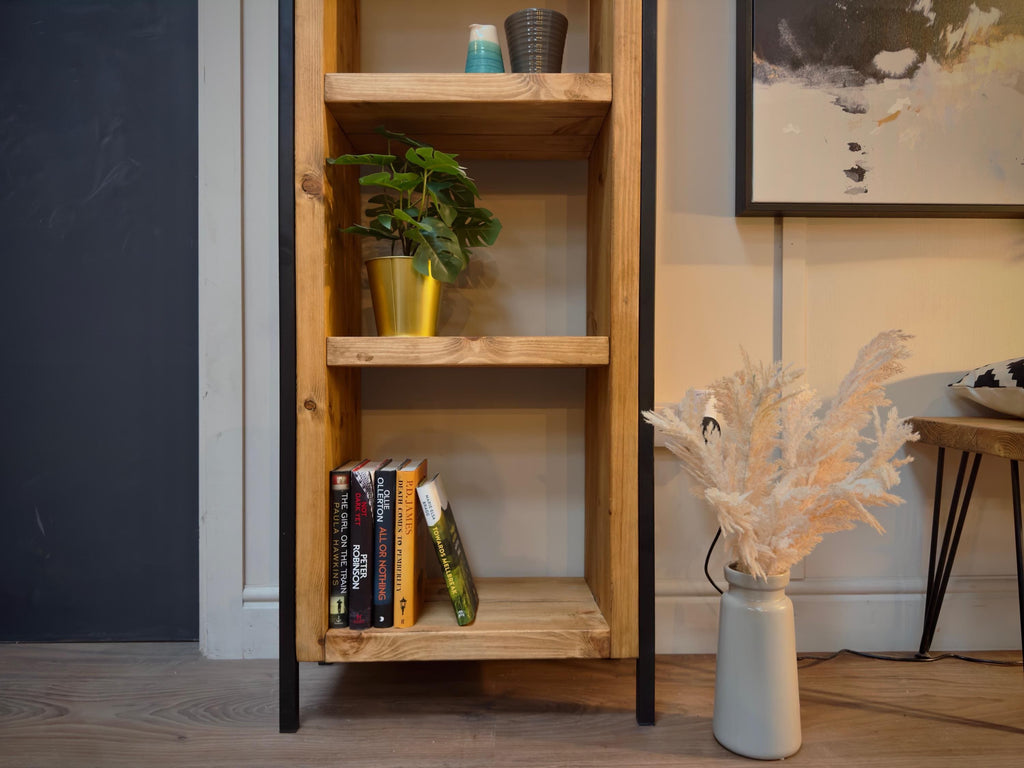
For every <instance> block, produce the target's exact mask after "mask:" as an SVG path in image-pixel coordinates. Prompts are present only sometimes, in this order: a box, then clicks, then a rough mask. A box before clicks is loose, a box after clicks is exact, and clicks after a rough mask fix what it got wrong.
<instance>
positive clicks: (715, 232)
mask: <svg viewBox="0 0 1024 768" xmlns="http://www.w3.org/2000/svg"><path fill="white" fill-rule="evenodd" d="M734 6H735V4H734V3H731V2H721V1H720V0H663V1H662V2H661V3H659V16H660V18H659V73H658V74H659V94H658V98H659V121H658V135H659V139H658V155H659V159H660V163H659V172H660V173H659V179H658V211H657V216H658V235H657V294H656V302H657V310H656V336H657V338H656V342H655V399H656V401H657V402H659V403H666V402H674V401H675V400H678V399H679V398H680V397H681V396H682V395H683V394H684V393H685V391H686V390H687V389H688V388H690V387H698V388H699V387H701V386H704V385H705V384H707V383H709V382H710V381H712V380H714V379H715V378H717V377H719V376H721V375H724V374H727V373H731V372H732V371H733V370H735V369H736V368H737V367H738V364H739V348H740V346H742V347H744V348H745V349H746V350H747V351H748V352H749V353H750V354H751V356H753V357H754V358H760V359H764V360H769V359H784V360H787V361H790V362H794V363H797V364H799V365H801V366H805V367H806V369H807V378H808V383H809V384H810V386H812V387H813V388H815V389H817V390H818V391H819V393H821V394H822V395H823V396H825V397H829V396H831V395H832V394H833V393H834V392H835V389H836V387H837V385H838V382H839V380H840V379H841V377H842V376H843V375H844V374H845V373H846V371H847V370H848V368H849V366H850V365H851V364H852V362H853V359H854V357H855V355H856V352H857V350H858V349H859V348H860V347H861V346H862V345H863V344H864V343H866V342H867V341H868V340H869V339H870V338H871V337H872V336H873V335H874V334H875V333H877V332H878V331H881V330H885V329H888V328H902V329H904V330H905V331H907V332H909V333H912V334H914V336H915V338H914V340H913V341H912V342H911V348H912V351H913V357H912V358H911V359H910V360H909V361H908V365H907V370H906V372H905V373H904V374H903V375H902V376H901V377H900V379H899V380H898V381H895V382H894V383H893V384H892V385H891V386H890V387H889V394H890V397H891V399H892V400H893V401H894V404H895V405H896V407H897V408H898V409H899V412H900V413H901V414H903V415H907V416H910V415H933V416H945V415H957V414H971V413H981V412H982V411H981V409H978V408H974V407H970V406H969V404H967V403H962V402H959V401H956V400H953V399H952V397H951V395H950V394H949V392H948V390H947V389H946V387H945V385H946V384H947V383H949V382H950V381H952V380H953V379H955V378H956V377H957V376H959V375H960V373H962V372H963V371H965V370H968V369H970V368H973V367H974V366H976V365H980V364H982V363H985V362H992V361H995V360H1001V359H1005V358H1008V357H1011V356H1013V355H1019V354H1021V352H1022V347H1021V345H1022V343H1024V334H1022V331H1024V317H1022V315H1021V310H1020V307H1021V303H1020V297H1021V292H1022V289H1024V222H1022V221H1020V220H936V219H838V218H833V219H807V218H785V219H780V220H779V221H774V220H773V219H772V218H758V219H737V218H735V217H734V216H733V205H734V203H733V199H734V193H733V189H734V186H733V177H734V168H735V165H734V152H735V126H734V124H735V103H734V99H735V96H734V93H735V90H734V83H735V76H736V69H735V60H734V55H735V43H734V40H735V19H736V17H735V7H734ZM910 452H911V454H912V455H913V456H914V458H915V463H914V464H912V465H910V466H909V467H907V468H905V469H904V470H903V473H902V477H903V481H902V483H901V485H900V486H899V487H898V489H897V492H898V493H899V495H901V496H902V497H903V498H905V500H906V503H905V504H903V505H902V506H899V507H891V508H885V509H881V510H877V512H878V517H879V519H880V521H881V522H882V524H883V525H884V526H885V528H886V529H887V533H886V534H885V536H883V537H879V536H878V534H876V533H874V532H873V531H870V530H867V529H864V530H856V531H851V532H845V533H837V534H831V535H830V536H829V537H827V538H826V540H825V541H824V542H823V543H822V544H821V545H819V547H818V548H817V549H816V550H815V551H814V552H813V553H812V554H811V555H810V557H808V558H807V559H806V561H805V562H804V563H803V564H802V566H798V567H797V568H796V569H794V573H793V575H794V577H795V578H796V580H795V581H794V583H793V585H792V587H791V589H790V593H791V594H792V595H793V598H794V603H795V606H796V616H797V641H798V645H799V646H800V648H801V650H808V651H810V650H834V649H838V648H841V647H848V648H854V649H859V650H879V649H886V650H916V647H917V643H918V639H919V637H920V631H921V619H922V613H923V603H924V601H923V592H924V584H925V578H926V566H927V558H928V553H927V538H928V532H929V531H930V519H931V510H932V506H931V505H932V502H931V499H932V492H933V486H934V472H935V461H936V451H935V449H933V448H929V447H925V446H914V447H913V448H911V449H910ZM952 460H953V457H952V452H951V455H950V457H947V461H952ZM952 472H953V469H952V468H947V478H950V479H947V481H946V486H947V493H948V489H949V487H950V486H951V482H952V480H951V477H952ZM655 474H656V480H655V482H656V505H657V523H656V528H657V541H658V549H657V649H658V651H659V652H663V653H684V652H707V651H713V650H714V644H715V632H716V625H717V595H716V593H714V592H713V591H712V589H711V587H710V585H709V584H708V583H707V581H706V579H705V578H704V575H703V562H704V556H705V553H706V551H707V547H708V545H709V544H710V541H711V538H712V536H713V535H714V532H715V525H714V523H713V522H712V520H711V519H710V512H709V511H708V510H707V509H706V508H705V507H704V505H703V503H702V502H699V501H697V500H695V499H694V498H692V497H691V496H690V495H689V493H688V492H687V488H686V481H685V479H684V478H683V477H682V476H681V474H680V471H679V469H678V465H677V463H676V461H675V459H674V457H673V456H672V455H671V454H670V453H668V451H666V450H664V449H660V448H659V449H657V450H656V457H655ZM1008 485H1009V472H1008V470H1007V466H1006V462H1004V461H998V460H996V459H993V458H989V459H987V460H986V461H984V462H983V464H982V468H981V472H980V473H979V479H978V487H977V488H976V490H975V495H974V500H973V502H972V507H971V514H970V517H969V519H968V521H967V524H966V526H965V529H964V536H963V539H962V541H961V546H960V551H959V554H958V556H957V560H956V566H957V567H956V570H955V572H954V574H955V575H954V576H953V578H952V579H951V582H950V586H949V593H948V594H947V597H946V600H945V603H944V606H943V609H942V614H941V618H940V622H939V629H938V632H937V633H936V637H935V641H934V643H933V648H935V649H941V648H958V649H986V648H1014V647H1020V636H1019V625H1018V623H1017V609H1016V586H1015V581H1014V579H1013V574H1014V573H1015V564H1014V556H1013V546H1012V543H1011V542H1012V530H1013V528H1012V525H1013V524H1012V519H1011V516H1010V514H1009V487H1008ZM943 509H945V507H944V508H943ZM716 555H717V557H715V558H713V560H712V563H713V565H712V574H713V575H716V576H717V575H718V574H720V573H721V566H722V564H723V562H724V557H723V553H722V551H721V547H719V549H718V550H716ZM718 580H719V582H721V581H722V580H721V579H718Z"/></svg>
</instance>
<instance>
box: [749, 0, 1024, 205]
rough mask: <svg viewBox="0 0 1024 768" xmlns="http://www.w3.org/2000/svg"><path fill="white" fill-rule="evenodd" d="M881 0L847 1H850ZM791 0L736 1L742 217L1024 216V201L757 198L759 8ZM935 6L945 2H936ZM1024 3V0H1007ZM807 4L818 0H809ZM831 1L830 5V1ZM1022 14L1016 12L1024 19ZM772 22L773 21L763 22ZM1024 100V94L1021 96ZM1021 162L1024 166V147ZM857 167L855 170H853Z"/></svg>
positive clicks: (851, 0)
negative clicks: (755, 156) (756, 30)
mask: <svg viewBox="0 0 1024 768" xmlns="http://www.w3.org/2000/svg"><path fill="white" fill-rule="evenodd" d="M873 1H874V2H875V4H876V5H878V4H879V3H878V0H847V2H846V5H847V6H849V5H854V4H857V3H865V2H867V3H869V4H870V3H871V2H873ZM785 2H788V0H737V5H736V22H737V23H736V27H737V29H736V215H737V216H785V215H790V216H836V217H849V216H862V217H950V218H983V217H984V218H1014V217H1024V202H1022V203H1016V202H1014V203H1007V204H998V203H977V202H972V201H970V200H965V201H963V202H955V203H930V202H914V201H907V202H858V201H851V202H843V201H835V202H832V201H830V202H805V201H801V200H781V199H780V200H774V199H760V200H754V199H753V189H754V175H753V174H754V163H753V159H754V119H755V114H754V48H755V37H754V34H755V24H757V23H758V21H759V18H758V16H757V14H758V10H759V8H762V7H763V6H766V5H772V4H773V3H775V4H776V7H775V9H774V10H776V11H777V10H778V7H779V6H778V4H779V3H785ZM935 2H936V4H937V5H938V4H939V3H941V2H943V0H935ZM1005 2H1006V3H1008V4H1020V5H1022V6H1024V0H1005ZM806 5H807V6H817V5H818V4H817V3H810V2H806ZM829 5H831V4H829ZM1021 15H1024V12H1022V14H1016V18H1020V17H1021ZM764 23H768V22H764ZM1022 98H1024V97H1022ZM1020 155H1021V156H1020V157H1019V158H1018V160H1019V161H1020V163H1021V167H1024V146H1022V148H1021V151H1020ZM850 170H852V169H850Z"/></svg>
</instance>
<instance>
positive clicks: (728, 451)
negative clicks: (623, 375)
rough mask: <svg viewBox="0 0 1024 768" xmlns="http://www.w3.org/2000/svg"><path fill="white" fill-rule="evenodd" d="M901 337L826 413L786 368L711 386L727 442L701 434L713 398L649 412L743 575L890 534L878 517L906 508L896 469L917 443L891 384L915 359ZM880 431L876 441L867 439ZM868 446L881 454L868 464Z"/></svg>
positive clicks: (866, 354) (861, 362) (876, 352)
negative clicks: (888, 389) (869, 532)
mask: <svg viewBox="0 0 1024 768" xmlns="http://www.w3.org/2000/svg"><path fill="white" fill-rule="evenodd" d="M910 338H911V337H910V336H908V335H907V334H904V333H902V332H901V331H886V332H883V333H880V334H878V336H876V337H875V338H874V339H872V340H871V341H870V342H869V343H868V344H867V345H866V346H865V347H864V348H863V349H861V350H860V353H859V354H858V355H857V360H856V362H855V363H854V366H853V370H851V371H850V372H849V373H848V374H847V375H846V378H844V379H843V381H842V383H841V384H840V385H839V391H838V393H837V394H836V397H835V398H834V399H833V400H832V401H831V403H829V406H828V408H827V409H826V410H825V411H824V413H823V414H821V415H820V416H819V415H818V412H819V411H820V410H821V407H822V403H821V400H820V399H819V398H818V397H817V395H816V394H815V393H814V392H813V391H812V390H810V389H808V388H807V387H806V386H805V385H802V384H801V383H800V380H801V379H802V377H803V373H804V372H803V371H802V370H793V369H792V368H790V367H788V366H785V365H783V364H782V363H776V364H775V365H772V366H770V367H765V366H764V365H755V364H754V363H752V362H751V361H750V358H749V357H748V356H747V355H746V353H744V355H743V368H741V369H740V370H739V371H737V372H736V373H735V374H733V375H732V376H727V377H725V378H723V379H720V380H719V381H717V382H715V383H714V384H712V385H711V387H710V388H709V390H708V392H709V393H710V395H711V396H712V397H713V398H714V402H715V409H716V410H717V412H718V421H719V424H720V426H721V431H719V430H714V431H712V430H707V431H706V432H705V430H704V429H703V428H702V421H703V419H704V406H705V397H704V396H703V395H702V394H700V393H697V392H695V391H694V390H690V391H689V392H687V394H686V396H685V397H684V398H683V399H682V401H680V403H679V404H678V405H677V406H675V407H673V408H660V409H658V410H656V411H644V413H643V416H644V419H645V420H646V421H647V422H649V423H650V424H653V425H654V427H655V428H657V429H659V430H660V431H661V432H662V433H663V434H664V436H665V445H666V446H667V447H668V449H669V450H670V451H672V453H674V454H675V455H676V456H678V457H679V461H680V463H681V464H682V466H683V468H684V469H685V470H686V472H687V473H689V475H690V476H691V478H692V479H693V484H692V490H693V492H694V494H695V495H697V496H699V497H702V498H704V499H706V500H707V501H708V503H709V504H710V505H711V507H712V508H713V509H714V511H715V513H716V514H717V516H718V524H719V525H720V526H721V528H722V532H723V534H724V535H725V541H726V542H727V543H728V544H729V545H730V546H731V549H732V550H733V555H734V557H735V559H736V561H737V562H738V563H739V567H740V569H741V570H744V571H746V572H748V573H750V574H752V575H754V576H755V577H759V578H764V577H765V576H767V575H772V574H779V573H785V572H786V571H788V570H789V569H790V568H791V567H792V566H793V565H794V564H795V563H797V562H799V561H800V560H801V559H803V558H804V557H805V556H806V555H807V554H808V553H809V552H810V551H811V550H812V549H814V547H815V546H816V545H817V544H818V542H820V541H821V539H822V536H823V534H826V533H829V532H831V531H841V530H848V529H850V528H853V527H854V525H855V524H856V522H857V521H860V522H863V523H867V524H868V525H870V526H871V527H872V528H874V529H875V530H877V531H878V532H879V533H883V532H884V530H883V528H882V526H881V525H880V524H879V523H878V520H876V519H875V517H874V515H872V514H871V513H870V512H868V510H867V507H869V506H886V505H890V504H901V503H902V502H903V500H902V499H901V498H899V497H898V496H895V495H894V494H892V493H889V489H891V488H893V487H894V486H896V485H897V484H898V483H899V481H900V476H899V472H898V470H899V468H900V467H902V466H903V465H904V464H907V463H909V462H910V460H911V459H910V458H909V457H905V458H896V453H897V452H898V451H899V450H900V448H901V447H902V446H903V444H904V443H906V442H908V441H914V440H917V435H916V434H915V433H914V431H913V430H912V429H911V427H910V425H909V424H908V423H906V422H905V421H903V420H902V419H900V418H899V416H898V415H897V413H896V409H895V408H890V409H889V411H888V412H887V413H886V414H885V415H884V417H883V416H882V415H881V414H880V413H879V409H880V408H882V407H886V406H890V405H891V404H892V403H891V402H890V401H889V400H888V399H887V398H886V396H885V389H884V387H883V384H884V382H885V381H886V380H887V379H889V378H891V377H893V376H895V375H896V374H898V373H900V372H901V371H902V370H903V365H902V363H901V361H902V360H905V359H906V358H907V357H909V354H910V353H909V351H908V350H907V347H906V341H907V340H908V339H910ZM869 424H871V425H873V437H865V436H862V434H861V432H862V431H863V430H864V429H865V428H866V427H867V426H868V425H869ZM862 445H866V446H868V447H870V450H869V451H868V452H867V455H866V456H865V453H864V452H862Z"/></svg>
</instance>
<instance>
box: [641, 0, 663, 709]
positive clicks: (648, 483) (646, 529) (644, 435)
mask: <svg viewBox="0 0 1024 768" xmlns="http://www.w3.org/2000/svg"><path fill="white" fill-rule="evenodd" d="M641 14H642V24H641V37H642V40H641V59H642V60H641V69H642V81H641V86H640V90H641V107H640V109H641V120H640V126H641V127H640V131H641V135H640V285H639V290H640V311H639V318H638V320H639V322H638V325H639V327H638V331H639V345H638V348H637V369H638V371H637V372H638V377H637V400H638V405H639V406H640V409H641V410H644V409H650V408H653V407H654V265H655V245H656V228H655V218H656V210H657V205H656V202H657V200H656V198H657V176H658V157H657V123H658V109H657V102H658V77H657V75H658V56H657V52H658V3H657V0H643V5H642V8H641ZM637 416H638V418H639V414H637ZM639 423H640V430H639V445H638V449H639V450H638V456H637V543H638V552H637V555H638V562H637V587H638V595H637V600H638V602H637V620H638V626H637V641H638V643H639V649H638V653H637V659H636V721H637V723H638V724H640V725H654V429H653V428H652V427H651V426H650V425H649V424H647V423H645V422H644V421H643V419H639Z"/></svg>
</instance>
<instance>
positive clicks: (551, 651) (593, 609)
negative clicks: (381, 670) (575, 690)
mask: <svg viewBox="0 0 1024 768" xmlns="http://www.w3.org/2000/svg"><path fill="white" fill-rule="evenodd" d="M477 588H478V591H479V593H480V607H479V609H478V611H477V618H476V620H475V621H474V622H473V623H472V624H469V625H467V626H464V627H460V626H459V625H458V624H457V623H456V621H455V613H454V611H453V610H452V605H451V600H450V599H449V597H448V592H447V590H446V589H445V587H444V585H443V584H440V583H438V584H436V585H435V586H434V588H433V589H432V590H431V592H430V594H429V595H427V596H426V599H425V601H424V604H423V614H422V616H421V617H420V619H419V620H418V621H417V622H416V624H415V625H413V626H412V627H409V628H406V629H370V630H365V631H355V630H330V631H328V633H327V643H326V649H327V650H326V653H327V660H328V661H430V660H452V659H516V658H519V659H555V658H604V657H607V656H608V650H609V646H608V624H607V623H606V622H605V620H604V618H603V617H602V615H601V611H600V610H599V609H598V607H597V604H596V603H595V602H594V598H593V596H592V595H591V594H590V590H589V589H588V587H587V585H586V583H585V582H584V581H583V579H573V578H551V579H549V578H536V579H526V578H520V579H478V580H477Z"/></svg>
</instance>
